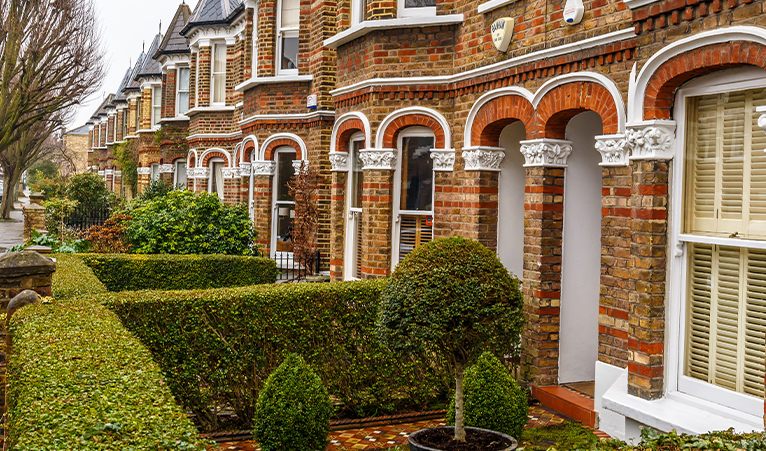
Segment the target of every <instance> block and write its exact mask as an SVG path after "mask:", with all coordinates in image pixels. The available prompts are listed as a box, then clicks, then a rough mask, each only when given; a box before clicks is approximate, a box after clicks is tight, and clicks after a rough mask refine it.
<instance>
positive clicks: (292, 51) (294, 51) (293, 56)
mask: <svg viewBox="0 0 766 451" xmlns="http://www.w3.org/2000/svg"><path fill="white" fill-rule="evenodd" d="M280 67H281V68H282V69H297V68H298V38H297V37H294V38H287V37H285V38H282V65H281V66H280Z"/></svg>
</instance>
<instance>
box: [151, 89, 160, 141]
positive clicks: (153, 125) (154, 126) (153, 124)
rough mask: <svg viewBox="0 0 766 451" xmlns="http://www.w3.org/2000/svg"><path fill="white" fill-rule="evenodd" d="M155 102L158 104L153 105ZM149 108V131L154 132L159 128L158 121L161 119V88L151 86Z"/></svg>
mask: <svg viewBox="0 0 766 451" xmlns="http://www.w3.org/2000/svg"><path fill="white" fill-rule="evenodd" d="M157 93H159V95H158V94H157ZM155 101H159V104H155V103H154V102H155ZM151 108H152V110H151V113H152V114H151V116H152V118H151V129H152V130H156V129H158V128H159V127H160V119H162V86H152V100H151ZM158 110H159V111H158Z"/></svg>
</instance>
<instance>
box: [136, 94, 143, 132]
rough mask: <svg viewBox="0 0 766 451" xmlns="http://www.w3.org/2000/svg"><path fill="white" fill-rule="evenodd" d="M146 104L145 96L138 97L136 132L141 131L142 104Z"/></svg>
mask: <svg viewBox="0 0 766 451" xmlns="http://www.w3.org/2000/svg"><path fill="white" fill-rule="evenodd" d="M142 103H144V95H143V94H141V95H139V96H138V97H136V131H138V130H141V104H142Z"/></svg>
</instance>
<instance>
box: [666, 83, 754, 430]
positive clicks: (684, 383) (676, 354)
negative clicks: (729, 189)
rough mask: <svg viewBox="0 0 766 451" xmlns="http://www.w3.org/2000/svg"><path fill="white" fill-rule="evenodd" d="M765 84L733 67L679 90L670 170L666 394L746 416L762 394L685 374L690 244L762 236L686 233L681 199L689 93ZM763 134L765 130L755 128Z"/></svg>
mask: <svg viewBox="0 0 766 451" xmlns="http://www.w3.org/2000/svg"><path fill="white" fill-rule="evenodd" d="M758 88H766V75H764V74H763V73H762V70H761V69H757V70H753V69H752V68H736V69H729V70H724V71H718V72H714V73H713V74H710V75H707V76H702V77H699V78H697V79H695V80H692V81H691V82H689V83H687V85H685V86H684V87H683V88H682V89H679V90H678V91H677V93H676V96H675V105H676V108H675V111H674V120H675V121H676V125H677V128H676V139H675V144H674V146H675V148H674V157H673V160H674V162H673V165H672V173H671V182H670V183H671V187H670V188H671V190H670V192H671V196H670V199H671V202H672V203H671V205H670V206H669V207H670V208H669V211H670V223H669V230H670V246H669V253H670V255H669V257H670V271H669V283H668V292H667V295H666V296H667V298H666V299H667V303H668V307H667V315H668V316H667V323H666V324H668V335H667V337H668V340H667V343H666V346H665V349H666V352H667V362H668V365H667V379H666V382H667V383H666V388H665V391H666V394H667V395H673V393H676V392H677V393H679V394H683V395H688V396H692V397H697V398H701V399H705V400H707V401H712V402H714V403H717V404H720V405H722V406H725V407H729V408H733V409H736V410H739V411H742V412H745V413H747V414H750V415H755V416H758V417H760V416H762V415H763V397H755V396H752V395H748V394H745V393H738V392H735V391H732V390H729V389H726V388H723V387H719V386H716V385H713V384H710V383H708V382H705V381H702V380H699V379H695V378H692V377H689V376H686V375H685V374H684V373H685V367H686V358H687V356H686V354H687V350H686V346H687V335H688V333H689V331H688V320H687V311H688V305H689V302H688V299H687V298H688V295H689V292H688V283H687V280H688V275H689V274H688V273H689V263H688V262H689V252H690V246H691V243H701V244H714V245H720V246H732V247H737V248H757V249H766V240H764V241H756V240H743V239H738V238H723V237H711V236H703V235H693V234H688V233H684V226H685V221H686V215H685V209H686V208H685V204H684V201H685V200H686V199H687V190H688V187H687V183H688V182H687V180H686V167H685V157H686V101H687V99H688V98H690V97H696V96H701V95H710V94H721V93H726V92H737V91H743V90H749V89H758ZM753 132H754V133H764V132H763V130H753Z"/></svg>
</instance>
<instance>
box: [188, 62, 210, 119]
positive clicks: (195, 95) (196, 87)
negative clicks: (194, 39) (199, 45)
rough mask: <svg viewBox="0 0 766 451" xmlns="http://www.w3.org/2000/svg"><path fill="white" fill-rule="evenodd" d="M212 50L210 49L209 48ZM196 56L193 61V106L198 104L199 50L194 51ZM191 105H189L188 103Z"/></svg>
mask: <svg viewBox="0 0 766 451" xmlns="http://www.w3.org/2000/svg"><path fill="white" fill-rule="evenodd" d="M211 51H212V49H211ZM196 54H197V58H196V59H195V62H194V107H195V108H196V107H198V106H199V50H197V52H196ZM189 107H191V105H189Z"/></svg>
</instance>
